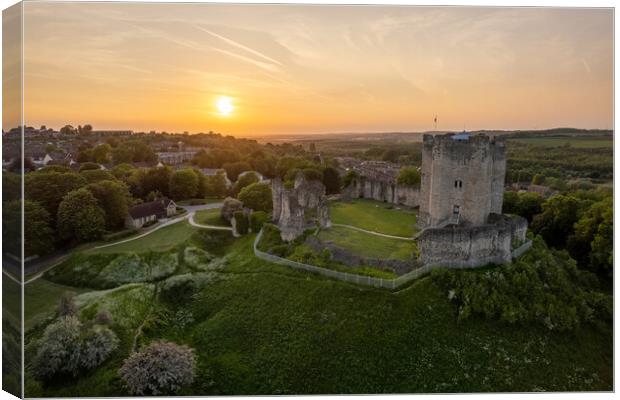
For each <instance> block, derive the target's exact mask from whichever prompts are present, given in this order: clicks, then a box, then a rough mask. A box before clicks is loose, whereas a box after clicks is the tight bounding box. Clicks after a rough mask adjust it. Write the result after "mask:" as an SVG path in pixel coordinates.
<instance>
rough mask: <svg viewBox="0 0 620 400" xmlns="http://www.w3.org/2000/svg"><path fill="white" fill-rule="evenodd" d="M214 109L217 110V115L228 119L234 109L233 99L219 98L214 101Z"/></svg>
mask: <svg viewBox="0 0 620 400" xmlns="http://www.w3.org/2000/svg"><path fill="white" fill-rule="evenodd" d="M215 108H217V112H218V114H220V115H221V116H223V117H228V116H229V115H230V114H231V113H232V112H233V110H234V109H235V107H234V106H233V99H231V98H230V97H228V96H220V97H218V98H217V100H216V101H215Z"/></svg>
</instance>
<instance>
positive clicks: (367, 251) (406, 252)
mask: <svg viewBox="0 0 620 400" xmlns="http://www.w3.org/2000/svg"><path fill="white" fill-rule="evenodd" d="M319 240H321V241H329V242H333V243H334V244H335V245H337V246H340V247H342V248H344V249H346V250H349V251H351V252H353V253H355V254H359V255H361V256H364V257H371V258H394V259H397V260H410V259H412V257H413V254H414V253H415V251H416V250H415V249H416V244H415V242H414V241H409V240H401V239H392V238H386V237H381V236H377V235H372V234H369V233H364V232H359V231H355V230H353V229H349V228H345V227H340V226H334V227H332V228H329V229H324V230H321V232H320V233H319Z"/></svg>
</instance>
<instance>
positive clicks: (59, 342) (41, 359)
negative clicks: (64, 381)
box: [32, 316, 82, 381]
mask: <svg viewBox="0 0 620 400" xmlns="http://www.w3.org/2000/svg"><path fill="white" fill-rule="evenodd" d="M81 328H82V324H81V323H80V321H79V320H78V319H77V317H75V316H67V317H61V318H60V319H58V320H57V321H56V322H54V323H52V324H50V325H48V326H47V328H45V331H44V332H43V337H42V338H41V339H40V340H39V342H38V348H37V352H36V354H35V356H34V358H33V360H32V372H33V375H34V376H35V377H36V378H37V379H39V380H42V381H48V380H51V378H52V377H54V375H56V374H58V373H69V374H75V373H76V372H77V371H78V368H79V354H80V353H79V350H80V331H81Z"/></svg>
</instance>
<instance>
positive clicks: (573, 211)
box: [531, 195, 582, 248]
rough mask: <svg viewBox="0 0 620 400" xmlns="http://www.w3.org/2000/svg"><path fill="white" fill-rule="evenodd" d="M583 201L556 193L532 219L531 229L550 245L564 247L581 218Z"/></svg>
mask: <svg viewBox="0 0 620 400" xmlns="http://www.w3.org/2000/svg"><path fill="white" fill-rule="evenodd" d="M581 207H582V204H581V202H580V201H579V200H578V199H576V198H575V197H572V196H564V195H556V196H553V197H551V198H549V199H547V201H545V202H544V203H543V205H542V208H543V212H542V213H540V214H538V215H536V216H535V217H534V218H533V220H532V225H531V229H532V230H533V231H534V233H536V234H539V235H541V236H542V237H543V239H545V242H547V244H549V246H552V247H555V248H563V247H564V246H565V245H566V241H567V239H568V237H569V236H570V235H571V234H572V233H573V226H574V225H575V222H577V220H578V218H579V212H580V211H581Z"/></svg>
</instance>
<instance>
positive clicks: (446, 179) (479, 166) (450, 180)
mask: <svg viewBox="0 0 620 400" xmlns="http://www.w3.org/2000/svg"><path fill="white" fill-rule="evenodd" d="M505 172H506V157H505V140H504V139H503V138H492V137H489V136H486V135H471V136H470V135H464V134H462V135H453V134H448V135H437V136H433V135H424V144H423V149H422V179H421V190H420V218H419V224H420V226H423V227H426V226H438V225H440V224H442V223H443V222H445V221H447V220H451V219H453V217H454V214H453V210H454V207H455V206H458V209H459V217H458V222H459V223H463V224H467V225H482V224H485V223H486V222H487V218H488V216H489V214H491V213H501V203H502V198H503V190H504V175H505Z"/></svg>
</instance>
